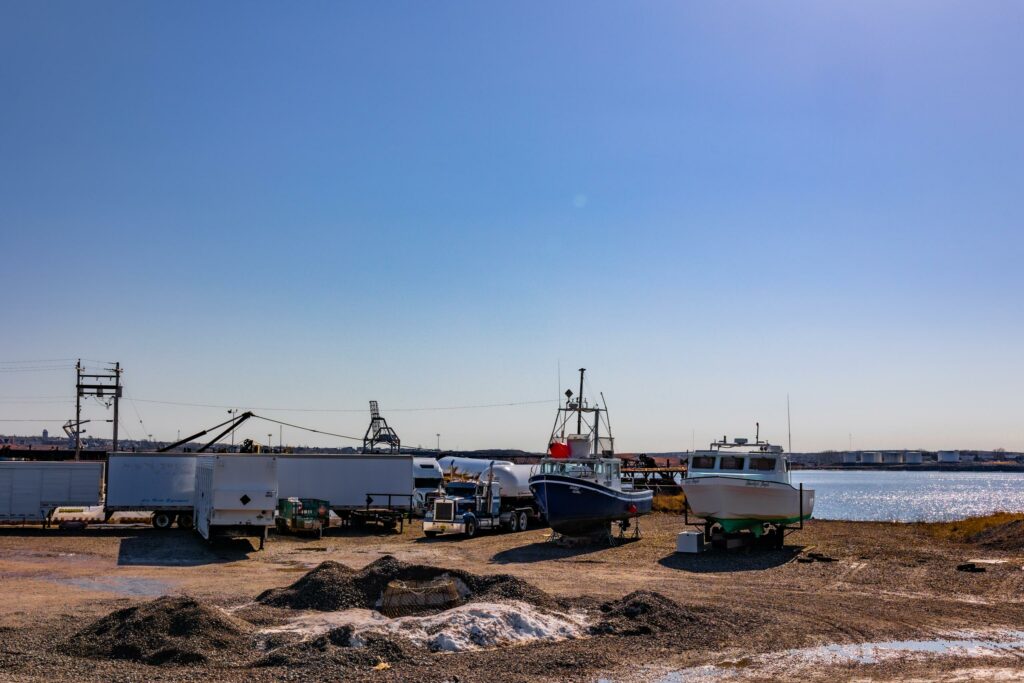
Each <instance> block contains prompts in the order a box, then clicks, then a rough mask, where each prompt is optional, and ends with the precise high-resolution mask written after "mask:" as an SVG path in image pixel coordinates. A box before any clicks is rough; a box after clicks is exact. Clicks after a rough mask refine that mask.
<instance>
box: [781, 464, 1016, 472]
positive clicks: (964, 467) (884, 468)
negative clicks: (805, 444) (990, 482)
mask: <svg viewBox="0 0 1024 683" xmlns="http://www.w3.org/2000/svg"><path fill="white" fill-rule="evenodd" d="M798 470H799V471H809V470H831V471H836V470H839V471H843V470H849V471H857V472H863V471H872V472H1024V464H1020V463H996V464H986V463H975V462H965V463H948V464H946V463H943V464H941V465H940V464H938V463H924V464H921V465H904V464H901V465H879V464H875V465H860V464H857V465H821V466H818V467H806V466H797V465H794V467H793V471H794V472H796V471H798Z"/></svg>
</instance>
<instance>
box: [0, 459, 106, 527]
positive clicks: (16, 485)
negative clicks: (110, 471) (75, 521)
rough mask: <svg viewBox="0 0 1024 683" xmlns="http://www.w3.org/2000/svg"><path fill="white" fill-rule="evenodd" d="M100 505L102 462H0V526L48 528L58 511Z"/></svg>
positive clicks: (101, 498)
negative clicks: (69, 507)
mask: <svg viewBox="0 0 1024 683" xmlns="http://www.w3.org/2000/svg"><path fill="white" fill-rule="evenodd" d="M102 501H103V463H102V462H36V461H18V460H5V461H0V522H3V523H22V524H26V523H38V522H41V523H42V524H43V525H44V526H48V525H49V523H50V518H51V517H52V516H53V513H54V511H55V510H56V509H57V508H59V507H67V506H76V507H78V506H81V507H91V506H94V505H99V504H100V503H102Z"/></svg>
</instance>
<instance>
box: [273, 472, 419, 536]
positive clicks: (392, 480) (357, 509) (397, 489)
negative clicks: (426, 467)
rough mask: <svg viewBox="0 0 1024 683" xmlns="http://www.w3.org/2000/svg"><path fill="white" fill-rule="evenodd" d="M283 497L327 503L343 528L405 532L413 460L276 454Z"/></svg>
mask: <svg viewBox="0 0 1024 683" xmlns="http://www.w3.org/2000/svg"><path fill="white" fill-rule="evenodd" d="M277 477H278V490H279V494H280V497H281V498H293V497H294V498H316V499H319V500H326V501H327V502H328V504H329V506H330V508H331V510H332V511H333V512H334V513H335V514H337V515H338V517H340V518H341V520H342V522H343V523H344V524H348V525H351V526H359V525H361V524H365V523H367V522H375V523H378V524H381V525H383V526H384V527H386V528H389V529H393V528H404V523H405V522H404V519H405V517H406V516H407V515H408V514H409V513H410V511H411V508H412V498H413V486H414V482H413V479H414V477H413V458H412V456H411V455H391V454H359V455H279V456H278V457H277Z"/></svg>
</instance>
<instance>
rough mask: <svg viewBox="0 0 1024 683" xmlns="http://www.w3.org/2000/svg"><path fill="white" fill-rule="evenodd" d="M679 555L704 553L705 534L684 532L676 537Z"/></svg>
mask: <svg viewBox="0 0 1024 683" xmlns="http://www.w3.org/2000/svg"><path fill="white" fill-rule="evenodd" d="M676 552H677V553H700V552H704V534H702V533H701V532H699V531H683V532H681V533H679V534H678V535H677V536H676Z"/></svg>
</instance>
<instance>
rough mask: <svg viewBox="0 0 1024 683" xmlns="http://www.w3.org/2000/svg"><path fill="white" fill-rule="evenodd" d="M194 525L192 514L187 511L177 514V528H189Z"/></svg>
mask: <svg viewBox="0 0 1024 683" xmlns="http://www.w3.org/2000/svg"><path fill="white" fill-rule="evenodd" d="M193 526H195V524H194V522H193V520H192V514H191V513H189V512H182V513H181V514H180V515H178V528H179V529H191V528H192V527H193Z"/></svg>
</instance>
